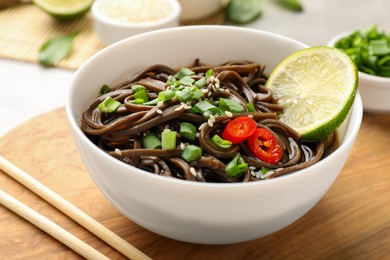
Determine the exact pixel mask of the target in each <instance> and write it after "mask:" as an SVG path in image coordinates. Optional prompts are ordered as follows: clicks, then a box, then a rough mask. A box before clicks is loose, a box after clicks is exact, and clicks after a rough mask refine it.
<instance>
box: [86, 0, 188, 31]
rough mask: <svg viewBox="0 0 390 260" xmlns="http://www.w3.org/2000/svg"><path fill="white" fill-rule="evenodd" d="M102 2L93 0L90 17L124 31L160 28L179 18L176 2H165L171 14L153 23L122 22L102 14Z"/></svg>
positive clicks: (179, 8) (178, 7)
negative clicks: (124, 29)
mask: <svg viewBox="0 0 390 260" xmlns="http://www.w3.org/2000/svg"><path fill="white" fill-rule="evenodd" d="M101 1H103V0H95V1H94V3H93V4H92V8H91V12H92V15H93V16H94V17H95V19H98V20H99V21H101V22H102V23H106V24H109V25H112V26H117V27H120V28H126V29H131V28H137V29H140V28H149V27H155V26H160V25H163V24H168V23H170V22H172V21H174V20H175V19H179V16H180V14H181V6H180V4H179V2H178V1H177V0H167V1H168V3H169V4H170V5H171V6H172V8H173V10H172V12H171V13H170V14H169V15H168V16H166V17H164V18H161V19H158V20H155V21H149V22H142V23H135V22H130V21H129V22H124V21H120V20H115V19H113V18H110V17H107V16H106V15H105V14H103V13H102V12H101V11H100V9H99V5H100V2H101Z"/></svg>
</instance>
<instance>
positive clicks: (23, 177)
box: [0, 155, 151, 260]
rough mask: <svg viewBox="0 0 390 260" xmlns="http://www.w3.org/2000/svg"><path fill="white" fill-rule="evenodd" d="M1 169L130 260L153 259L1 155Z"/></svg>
mask: <svg viewBox="0 0 390 260" xmlns="http://www.w3.org/2000/svg"><path fill="white" fill-rule="evenodd" d="M0 169H1V170H2V171H4V172H5V173H7V174H8V175H9V176H10V177H12V178H13V179H15V180H16V181H18V182H19V183H21V184H23V185H24V186H25V187H26V188H28V189H29V190H31V191H33V192H34V193H35V194H37V195H38V196H40V197H41V198H42V199H44V200H46V201H47V202H48V203H50V204H51V205H53V206H54V207H56V208H57V209H58V210H60V211H62V212H63V213H64V214H66V215H67V216H69V217H70V218H71V219H73V220H74V221H76V222H77V223H79V224H80V225H82V226H83V227H84V228H86V229H87V230H89V231H90V232H91V233H93V234H94V235H96V236H97V237H99V238H100V239H102V240H103V241H105V242H106V243H107V244H109V245H110V246H112V247H113V248H115V249H116V250H118V251H119V252H120V253H122V254H123V255H125V256H126V257H128V258H130V259H141V260H143V259H151V258H150V257H148V256H147V255H146V254H144V253H143V252H141V251H140V250H138V249H137V248H136V247H134V246H132V245H131V244H129V243H127V242H126V241H125V240H123V239H122V238H120V237H119V236H118V235H116V234H115V233H113V232H112V231H111V230H109V229H107V228H106V227H104V226H103V225H102V224H100V223H99V222H97V221H96V220H94V219H93V218H91V217H90V216H89V215H87V214H86V213H84V212H83V211H81V210H80V209H78V208H77V207H75V206H74V205H73V204H71V203H70V202H68V201H67V200H65V199H64V198H62V197H61V196H60V195H58V194H57V193H55V192H54V191H52V190H51V189H49V188H48V187H46V186H45V185H43V184H42V183H40V182H39V181H37V180H36V179H34V178H33V177H31V176H30V175H29V174H27V173H26V172H24V171H23V170H21V169H19V168H18V167H16V166H15V165H14V164H12V163H11V162H10V161H8V160H7V159H5V158H4V157H3V156H1V155H0Z"/></svg>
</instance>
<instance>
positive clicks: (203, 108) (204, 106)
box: [194, 100, 220, 118]
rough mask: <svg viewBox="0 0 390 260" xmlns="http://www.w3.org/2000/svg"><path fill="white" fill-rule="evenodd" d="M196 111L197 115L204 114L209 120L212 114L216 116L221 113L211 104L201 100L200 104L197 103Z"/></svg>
mask: <svg viewBox="0 0 390 260" xmlns="http://www.w3.org/2000/svg"><path fill="white" fill-rule="evenodd" d="M194 110H195V111H196V112H197V113H199V114H202V115H203V116H204V117H207V118H208V117H209V116H210V114H213V115H214V114H217V113H219V112H220V109H219V108H218V107H216V106H214V105H213V104H211V103H210V102H208V101H206V100H201V101H199V102H198V103H196V104H195V106H194Z"/></svg>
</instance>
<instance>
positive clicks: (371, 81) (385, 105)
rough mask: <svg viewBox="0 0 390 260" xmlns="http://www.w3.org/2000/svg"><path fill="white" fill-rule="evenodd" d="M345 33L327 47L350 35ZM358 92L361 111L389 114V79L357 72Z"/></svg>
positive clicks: (334, 38) (332, 40)
mask: <svg viewBox="0 0 390 260" xmlns="http://www.w3.org/2000/svg"><path fill="white" fill-rule="evenodd" d="M351 33H352V32H345V33H341V34H339V35H336V36H335V37H333V38H332V39H331V40H330V41H329V43H328V46H333V47H334V46H335V44H336V42H338V41H339V40H340V39H342V38H344V37H346V36H348V35H350V34H351ZM358 75H359V88H358V91H359V93H360V95H361V97H362V101H363V109H364V111H367V112H390V78H386V77H379V76H374V75H370V74H367V73H364V72H361V71H359V73H358Z"/></svg>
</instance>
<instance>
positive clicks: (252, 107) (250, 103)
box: [246, 102, 256, 112]
mask: <svg viewBox="0 0 390 260" xmlns="http://www.w3.org/2000/svg"><path fill="white" fill-rule="evenodd" d="M246 107H247V108H248V112H256V109H255V106H254V105H253V103H252V102H249V103H248V104H246Z"/></svg>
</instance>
